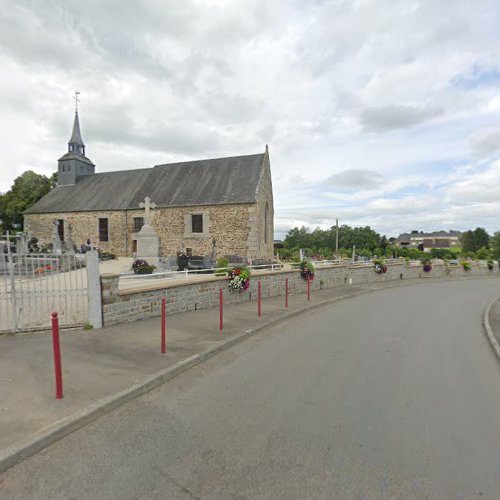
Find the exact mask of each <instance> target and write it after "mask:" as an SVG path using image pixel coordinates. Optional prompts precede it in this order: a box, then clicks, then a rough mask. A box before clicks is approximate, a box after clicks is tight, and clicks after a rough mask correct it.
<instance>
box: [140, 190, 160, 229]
mask: <svg viewBox="0 0 500 500" xmlns="http://www.w3.org/2000/svg"><path fill="white" fill-rule="evenodd" d="M139 208H144V209H145V211H146V213H145V215H144V225H146V224H149V211H150V210H151V209H152V208H156V203H155V202H154V201H151V198H150V197H149V196H146V198H144V202H142V201H141V202H140V203H139Z"/></svg>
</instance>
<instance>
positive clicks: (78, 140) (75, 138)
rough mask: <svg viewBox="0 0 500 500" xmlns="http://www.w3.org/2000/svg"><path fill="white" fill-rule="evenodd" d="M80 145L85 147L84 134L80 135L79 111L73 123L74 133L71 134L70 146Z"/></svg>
mask: <svg viewBox="0 0 500 500" xmlns="http://www.w3.org/2000/svg"><path fill="white" fill-rule="evenodd" d="M72 143H73V144H78V145H79V146H85V144H83V140H82V134H81V133H80V120H79V119H78V111H75V121H74V122H73V132H72V134H71V139H70V140H69V143H68V144H72Z"/></svg>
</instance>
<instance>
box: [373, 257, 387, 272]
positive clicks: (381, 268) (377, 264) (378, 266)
mask: <svg viewBox="0 0 500 500" xmlns="http://www.w3.org/2000/svg"><path fill="white" fill-rule="evenodd" d="M373 269H374V271H375V272H376V273H377V274H382V273H386V272H387V266H386V265H385V264H384V261H383V260H382V259H374V261H373Z"/></svg>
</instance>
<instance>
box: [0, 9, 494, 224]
mask: <svg viewBox="0 0 500 500" xmlns="http://www.w3.org/2000/svg"><path fill="white" fill-rule="evenodd" d="M118 12H119V22H117V20H118V14H117V13H118ZM0 16H1V17H0V47H1V49H0V65H1V68H2V74H3V75H8V78H2V79H1V80H0V104H1V107H2V111H3V112H2V114H1V115H0V134H1V137H2V155H3V162H4V165H6V166H7V167H6V168H3V169H0V191H5V190H7V189H8V188H9V187H10V185H11V183H12V181H13V180H14V178H15V177H16V176H17V175H19V174H20V173H22V171H23V170H26V169H27V168H34V169H36V170H37V171H39V172H44V173H46V174H47V175H49V174H50V173H51V172H52V171H53V170H54V169H55V167H56V161H57V158H58V157H59V156H60V155H61V154H62V153H63V152H64V151H65V147H66V142H67V140H68V137H69V134H70V129H71V121H72V101H71V95H72V92H73V91H74V90H75V89H79V90H80V91H81V92H82V94H81V98H82V102H81V125H82V130H83V135H84V140H85V141H86V144H87V152H88V155H89V157H90V158H91V159H92V160H93V161H94V162H95V163H96V165H97V168H98V170H99V171H106V170H115V169H122V168H136V167H149V166H151V165H152V164H155V163H162V162H168V161H178V160H184V159H190V158H200V157H210V156H214V157H216V156H229V155H233V154H234V155H239V154H246V153H254V152H258V151H263V149H264V145H265V144H266V143H269V144H270V148H271V162H272V171H273V182H274V191H275V208H276V227H277V228H278V229H279V230H280V232H283V231H285V229H286V227H288V226H289V225H297V224H302V223H304V224H307V225H310V226H311V227H314V226H316V225H318V224H319V225H328V224H330V225H331V224H333V223H334V220H335V217H337V216H339V217H342V218H343V219H344V222H346V223H352V224H362V225H371V226H373V227H375V229H377V230H378V231H381V232H387V233H388V234H389V233H390V234H394V233H395V232H398V231H406V230H409V229H411V228H412V227H413V226H414V225H415V224H416V222H417V221H418V223H419V224H420V227H421V228H422V229H426V230H427V229H428V230H431V229H441V228H446V227H457V228H469V227H475V226H476V225H481V226H487V227H489V228H490V229H491V230H494V229H498V224H499V223H498V220H500V217H499V216H500V213H499V210H498V202H497V200H498V199H499V198H498V196H497V195H498V192H497V190H496V188H495V186H496V185H498V184H499V183H498V177H497V170H496V169H497V167H496V166H495V167H493V166H491V165H496V163H491V161H493V160H495V159H497V158H498V157H499V155H500V149H499V146H498V143H499V136H498V123H500V106H499V105H498V102H499V101H498V90H497V89H498V83H499V82H498V81H496V82H495V81H494V75H496V74H498V72H499V71H500V52H499V51H498V50H495V47H498V46H499V44H500V33H499V31H498V26H499V25H500V9H498V0H459V1H457V0H440V1H439V2H436V1H432V0H421V1H418V2H399V3H398V2H396V3H393V4H392V5H391V6H390V8H388V7H387V4H386V2H383V1H382V0H357V1H352V2H345V1H341V2H338V1H328V0H325V1H316V2H299V1H294V2H285V1H283V0H276V1H273V2H266V1H264V0H256V1H254V2H244V1H243V0H235V1H231V2H229V1H227V0H220V1H217V2H207V1H204V0H187V1H185V2H174V1H173V0H172V1H160V0H148V1H147V2H146V1H143V2H136V3H134V4H124V3H123V2H118V0H111V1H108V2H99V1H98V0H89V1H88V2H77V1H76V0H69V1H68V2H64V3H54V2H52V3H51V2H35V1H34V0H33V1H29V0H21V1H19V2H15V3H12V4H9V7H8V8H4V9H3V10H2V13H1V14H0ZM483 75H490V77H489V78H490V79H489V80H488V79H487V78H485V77H484V76H483ZM491 75H493V76H491ZM492 78H493V81H492ZM471 82H472V83H473V84H471ZM367 132H368V133H367ZM486 160H487V161H488V162H490V163H488V164H487V165H482V164H478V163H477V162H478V161H486ZM457 167H460V168H457ZM325 180H326V181H325ZM495 215H496V217H495ZM452 223H453V224H452ZM488 224H489V226H488Z"/></svg>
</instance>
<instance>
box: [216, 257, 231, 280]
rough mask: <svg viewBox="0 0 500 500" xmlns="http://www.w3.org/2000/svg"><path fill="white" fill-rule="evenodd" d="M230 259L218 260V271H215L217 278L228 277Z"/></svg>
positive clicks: (222, 258)
mask: <svg viewBox="0 0 500 500" xmlns="http://www.w3.org/2000/svg"><path fill="white" fill-rule="evenodd" d="M228 265H229V259H227V258H226V257H220V258H218V259H217V264H216V267H217V270H216V271H215V276H227V273H228V267H227V266H228Z"/></svg>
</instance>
